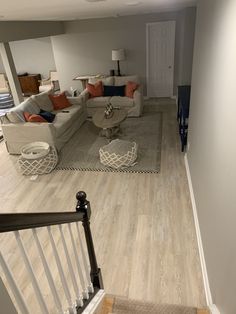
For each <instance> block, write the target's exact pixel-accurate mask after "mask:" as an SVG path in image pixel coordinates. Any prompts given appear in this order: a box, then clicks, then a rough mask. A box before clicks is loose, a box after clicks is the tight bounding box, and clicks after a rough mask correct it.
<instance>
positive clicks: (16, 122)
mask: <svg viewBox="0 0 236 314" xmlns="http://www.w3.org/2000/svg"><path fill="white" fill-rule="evenodd" d="M48 93H50V92H44V93H41V94H38V95H34V96H31V97H30V98H28V99H27V100H26V101H24V102H23V103H21V104H20V105H18V106H16V107H15V108H13V109H12V110H11V111H10V112H8V113H7V114H6V115H5V116H4V118H3V119H2V131H3V136H4V140H5V143H6V147H7V150H8V152H9V153H10V154H20V151H21V148H22V146H24V145H25V144H28V143H31V142H34V141H44V142H47V143H49V144H50V145H53V146H55V147H56V148H57V149H58V150H60V149H61V148H62V147H63V145H64V144H65V143H66V142H68V140H69V139H70V138H71V136H72V135H73V134H74V133H75V132H76V131H77V130H78V129H79V128H80V126H81V125H82V124H83V122H84V121H85V120H86V118H87V111H86V107H85V105H84V102H83V101H81V99H82V98H81V97H68V99H69V102H70V103H71V104H72V106H70V107H68V108H66V109H64V110H58V111H53V106H52V103H51V101H50V99H49V97H48ZM40 109H43V110H45V111H51V112H54V113H55V114H56V117H55V119H54V121H53V122H52V123H35V122H34V123H31V122H25V120H24V116H23V112H24V111H27V112H29V113H32V114H38V113H39V111H40ZM63 111H64V112H63Z"/></svg>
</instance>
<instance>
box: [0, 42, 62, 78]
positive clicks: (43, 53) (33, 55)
mask: <svg viewBox="0 0 236 314" xmlns="http://www.w3.org/2000/svg"><path fill="white" fill-rule="evenodd" d="M10 47H11V52H12V55H13V59H14V62H15V66H16V70H17V73H20V72H28V73H40V74H41V75H42V77H44V78H47V77H48V74H49V71H50V70H55V69H56V65H55V61H54V56H53V51H52V44H51V39H50V37H45V38H38V39H28V40H20V41H14V42H11V43H10ZM0 73H5V70H4V67H3V64H2V60H1V56H0Z"/></svg>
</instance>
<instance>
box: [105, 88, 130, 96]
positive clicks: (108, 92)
mask: <svg viewBox="0 0 236 314" xmlns="http://www.w3.org/2000/svg"><path fill="white" fill-rule="evenodd" d="M103 90H104V93H103V95H104V96H125V85H122V86H114V85H112V86H107V85H104V86H103Z"/></svg>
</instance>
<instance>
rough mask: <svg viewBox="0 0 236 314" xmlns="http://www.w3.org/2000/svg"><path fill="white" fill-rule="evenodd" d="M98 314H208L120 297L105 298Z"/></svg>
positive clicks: (181, 306) (205, 311) (171, 305)
mask: <svg viewBox="0 0 236 314" xmlns="http://www.w3.org/2000/svg"><path fill="white" fill-rule="evenodd" d="M103 304H104V306H103V310H102V311H101V312H100V314H146V313H148V314H209V312H208V310H198V309H197V308H195V307H188V306H183V305H173V304H156V303H152V302H146V301H137V300H131V299H127V298H122V297H115V296H113V297H112V296H109V297H105V300H104V303H103Z"/></svg>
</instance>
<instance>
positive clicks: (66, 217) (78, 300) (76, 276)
mask: <svg viewBox="0 0 236 314" xmlns="http://www.w3.org/2000/svg"><path fill="white" fill-rule="evenodd" d="M76 198H77V206H76V212H63V213H59V212H58V213H55V212H54V213H19V214H0V233H6V232H13V233H14V236H15V240H16V243H17V246H18V249H19V252H20V256H21V259H22V260H23V264H24V266H25V269H26V271H27V275H28V277H29V281H30V282H31V284H32V286H33V290H34V294H35V296H36V299H37V302H38V305H39V308H40V311H41V313H42V314H49V313H50V310H49V309H48V306H47V302H46V301H45V299H44V295H43V292H42V289H41V288H40V285H39V283H38V279H37V276H36V272H35V271H34V268H33V266H32V263H31V261H30V257H29V254H28V252H27V250H26V248H25V245H24V241H23V238H22V235H21V233H22V230H26V229H31V232H32V239H33V241H34V244H35V246H36V248H37V252H38V256H39V257H40V260H41V265H42V268H43V270H44V273H45V277H46V279H47V282H48V286H49V288H50V293H51V295H52V297H53V300H54V306H55V308H56V309H57V313H60V314H64V313H68V314H78V313H82V312H83V311H84V309H85V308H86V307H87V305H88V304H89V303H90V302H91V300H92V299H93V298H94V296H95V295H96V293H97V292H98V291H99V290H101V289H103V281H102V275H101V270H100V269H99V268H98V265H97V259H96V254H95V250H94V245H93V238H92V234H91V229H90V216H91V208H90V203H89V201H88V200H87V199H86V194H85V192H78V193H77V194H76ZM80 223H82V226H83V230H84V236H85V240H86V241H85V242H86V247H87V252H86V250H85V249H84V243H83V240H82V237H81V233H80ZM73 224H75V226H73V227H74V229H72V225H73ZM62 225H65V226H66V227H64V228H67V230H68V234H69V237H68V238H69V239H67V240H66V237H65V235H64V232H63V228H62ZM51 226H57V227H56V228H58V231H59V235H60V241H61V243H62V247H63V250H64V254H65V257H66V264H67V265H66V266H67V269H68V276H70V278H71V283H72V284H71V285H70V286H69V284H68V282H67V276H66V273H65V265H63V263H62V261H61V258H60V255H61V254H60V253H61V252H58V248H57V245H56V242H55V239H54V236H53V232H52V228H51ZM42 227H43V228H46V230H47V232H46V234H47V237H48V242H49V244H50V247H51V249H52V255H53V256H54V259H55V263H56V267H57V272H58V275H59V278H60V281H61V285H62V289H61V290H62V291H63V293H64V296H65V299H66V300H67V306H66V308H65V306H64V304H62V302H61V295H60V294H59V292H58V291H59V288H58V285H57V284H56V283H55V281H54V278H53V274H52V270H51V269H50V265H49V264H50V262H48V261H47V258H46V256H45V253H44V250H43V247H42V244H41V242H40V237H39V234H38V228H42ZM73 230H74V231H75V230H76V232H73ZM75 233H76V234H75ZM68 241H70V244H71V245H70V247H71V248H72V252H69V248H68V245H67V243H68ZM78 247H79V248H80V250H78ZM88 260H89V263H88ZM81 261H82V262H81ZM73 262H74V265H75V267H73ZM0 266H1V267H2V270H3V272H4V276H5V278H6V281H7V285H8V287H9V288H10V290H11V293H12V294H13V295H14V298H15V302H16V305H17V307H18V309H19V310H20V312H21V313H22V314H29V313H32V309H30V308H29V307H28V301H27V300H25V298H24V296H23V293H22V291H21V289H20V288H19V286H18V284H17V280H16V279H15V278H14V275H13V272H12V271H11V269H10V267H9V265H8V263H7V261H6V260H5V258H4V256H3V254H2V252H1V251H0ZM81 287H82V290H81ZM72 288H73V289H72ZM71 289H72V291H71ZM73 295H74V296H76V297H75V299H73ZM54 313H55V311H54Z"/></svg>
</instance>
